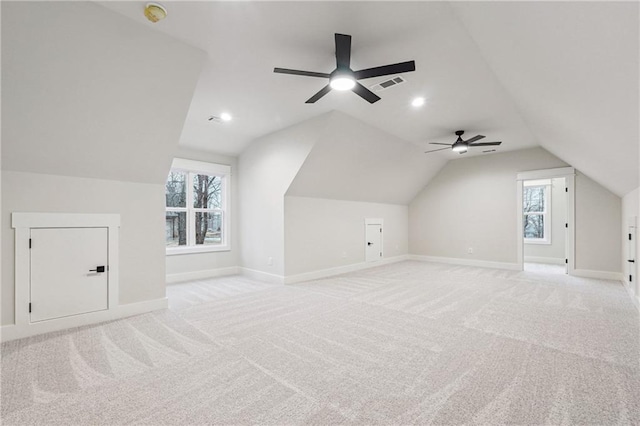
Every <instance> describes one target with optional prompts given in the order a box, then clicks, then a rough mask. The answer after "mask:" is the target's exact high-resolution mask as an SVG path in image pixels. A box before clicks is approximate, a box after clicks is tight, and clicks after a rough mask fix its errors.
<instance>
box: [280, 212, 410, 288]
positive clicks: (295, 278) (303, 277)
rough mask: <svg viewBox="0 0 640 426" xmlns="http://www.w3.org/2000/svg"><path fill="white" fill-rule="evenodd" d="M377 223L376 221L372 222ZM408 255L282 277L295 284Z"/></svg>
mask: <svg viewBox="0 0 640 426" xmlns="http://www.w3.org/2000/svg"><path fill="white" fill-rule="evenodd" d="M373 225H377V223H373ZM408 259H409V255H407V254H404V255H400V256H394V257H388V258H386V259H380V260H377V261H375V262H360V263H352V264H350V265H343V266H336V267H334V268H327V269H320V270H317V271H313V272H305V273H302V274H296V275H289V276H286V277H284V283H285V284H297V283H301V282H304V281H311V280H317V279H320V278H326V277H332V276H335V275H341V274H346V273H348V272H355V271H360V270H363V269H369V268H375V267H376V266H381V265H387V264H389V263H396V262H402V261H404V260H408Z"/></svg>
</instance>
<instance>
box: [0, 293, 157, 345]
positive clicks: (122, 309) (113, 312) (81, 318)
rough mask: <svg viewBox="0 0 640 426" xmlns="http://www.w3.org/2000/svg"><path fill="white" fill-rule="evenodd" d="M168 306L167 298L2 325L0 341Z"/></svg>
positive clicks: (128, 315) (124, 316) (109, 319)
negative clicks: (30, 321)
mask: <svg viewBox="0 0 640 426" xmlns="http://www.w3.org/2000/svg"><path fill="white" fill-rule="evenodd" d="M167 306H168V303H167V298H166V297H163V298H160V299H152V300H145V301H143V302H135V303H128V304H125V305H119V306H116V307H115V308H114V309H109V310H107V311H98V312H91V313H88V314H83V315H74V316H72V317H65V318H60V319H59V320H56V321H53V320H51V321H42V322H38V323H33V324H28V325H24V324H23V325H19V324H12V325H3V326H2V327H1V328H0V341H2V342H7V341H9V340H16V339H22V338H25V337H29V336H35V335H38V334H43V333H50V332H52V331H59V330H65V329H69V328H73V327H80V326H83V325H92V324H96V323H99V322H104V321H113V320H117V319H121V318H126V317H130V316H133V315H139V314H144V313H147V312H151V311H157V310H161V309H166V308H167Z"/></svg>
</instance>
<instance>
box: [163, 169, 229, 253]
mask: <svg viewBox="0 0 640 426" xmlns="http://www.w3.org/2000/svg"><path fill="white" fill-rule="evenodd" d="M189 183H190V184H191V185H189ZM224 190H225V187H224V179H223V175H214V174H211V175H208V174H200V173H196V172H188V171H181V170H171V172H170V173H169V175H168V176H167V182H166V185H165V198H166V225H165V231H166V246H167V247H168V248H172V247H180V246H216V245H217V246H221V245H223V244H224V240H225V238H224V235H223V233H224V226H223V225H224V223H223V221H224V208H225V206H223V203H224V194H223V191H224Z"/></svg>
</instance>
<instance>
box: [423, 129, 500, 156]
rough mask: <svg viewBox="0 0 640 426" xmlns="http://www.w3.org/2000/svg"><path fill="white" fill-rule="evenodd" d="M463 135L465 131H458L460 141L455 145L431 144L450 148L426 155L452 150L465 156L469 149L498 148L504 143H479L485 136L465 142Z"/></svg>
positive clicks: (435, 150) (475, 137) (478, 136)
mask: <svg viewBox="0 0 640 426" xmlns="http://www.w3.org/2000/svg"><path fill="white" fill-rule="evenodd" d="M463 134H464V130H457V131H456V135H457V136H458V139H457V140H456V141H455V142H454V143H453V144H448V143H437V142H429V143H430V144H431V145H446V146H447V147H448V148H440V149H434V150H431V151H425V153H428V152H437V151H444V150H445V149H450V150H452V151H453V152H458V153H460V154H464V153H465V152H467V151H468V150H469V148H474V147H476V146H497V145H500V144H501V143H502V142H482V143H477V142H476V141H479V140H480V139H483V138H485V136H483V135H477V136H474V137H472V138H471V139H468V140H466V141H465V140H463V139H462V135H463ZM494 151H495V150H494ZM486 152H489V151H486Z"/></svg>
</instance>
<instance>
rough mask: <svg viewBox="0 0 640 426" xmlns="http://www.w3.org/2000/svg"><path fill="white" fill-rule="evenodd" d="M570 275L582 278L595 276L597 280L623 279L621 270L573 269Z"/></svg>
mask: <svg viewBox="0 0 640 426" xmlns="http://www.w3.org/2000/svg"><path fill="white" fill-rule="evenodd" d="M570 275H573V276H575V277H582V278H595V279H598V280H613V281H623V277H622V273H621V272H609V271H591V270H589V269H574V270H573V271H570Z"/></svg>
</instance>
